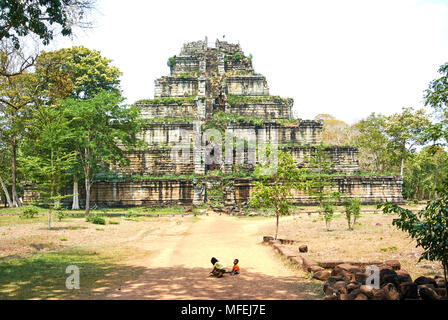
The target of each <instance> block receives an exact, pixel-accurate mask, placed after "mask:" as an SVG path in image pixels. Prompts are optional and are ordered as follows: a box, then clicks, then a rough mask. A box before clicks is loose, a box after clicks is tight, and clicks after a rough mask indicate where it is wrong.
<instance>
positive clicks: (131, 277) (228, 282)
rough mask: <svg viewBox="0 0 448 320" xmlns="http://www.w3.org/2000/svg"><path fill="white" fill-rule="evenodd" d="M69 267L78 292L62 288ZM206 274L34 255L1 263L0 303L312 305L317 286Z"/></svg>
mask: <svg viewBox="0 0 448 320" xmlns="http://www.w3.org/2000/svg"><path fill="white" fill-rule="evenodd" d="M68 265H76V266H78V267H79V269H80V287H81V288H80V290H68V289H67V288H66V287H65V281H66V278H67V277H68V276H69V275H68V274H66V273H65V269H66V267H67V266H68ZM209 272H210V269H209V268H187V267H184V266H177V267H168V268H145V267H141V266H128V265H119V264H114V263H110V262H107V261H103V259H102V258H101V257H100V256H99V255H98V254H96V253H95V252H88V251H74V250H71V251H67V252H59V253H49V254H38V255H34V256H32V257H30V258H28V259H20V260H12V261H7V262H1V261H0V299H2V300H5V299H11V300H16V299H20V300H23V299H92V300H93V299H154V300H163V299H175V300H182V299H204V300H205V299H217V300H227V299H243V300H245V299H252V300H253V299H260V300H265V299H291V300H296V299H316V298H319V296H318V295H317V294H316V293H315V290H316V285H315V284H313V283H311V282H309V281H307V280H306V279H298V278H296V277H282V276H269V275H265V274H261V273H257V272H246V271H245V272H244V273H243V274H242V275H238V276H232V275H229V274H226V275H225V276H224V277H222V278H219V279H218V278H214V277H209Z"/></svg>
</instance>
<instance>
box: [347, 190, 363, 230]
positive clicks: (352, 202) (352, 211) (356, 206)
mask: <svg viewBox="0 0 448 320" xmlns="http://www.w3.org/2000/svg"><path fill="white" fill-rule="evenodd" d="M344 207H345V218H346V219H347V223H348V230H353V227H354V226H355V224H356V221H357V220H358V219H359V217H360V215H361V200H360V199H359V198H357V197H355V198H350V199H347V200H345V203H344Z"/></svg>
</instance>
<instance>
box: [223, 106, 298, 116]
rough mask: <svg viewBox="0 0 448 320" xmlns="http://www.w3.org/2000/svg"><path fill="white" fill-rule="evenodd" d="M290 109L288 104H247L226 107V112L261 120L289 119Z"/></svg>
mask: <svg viewBox="0 0 448 320" xmlns="http://www.w3.org/2000/svg"><path fill="white" fill-rule="evenodd" d="M291 107H292V105H290V104H288V103H274V102H267V103H248V104H235V105H229V104H227V105H226V110H225V111H226V112H227V113H231V114H238V115H241V116H245V117H254V118H262V119H290V118H291Z"/></svg>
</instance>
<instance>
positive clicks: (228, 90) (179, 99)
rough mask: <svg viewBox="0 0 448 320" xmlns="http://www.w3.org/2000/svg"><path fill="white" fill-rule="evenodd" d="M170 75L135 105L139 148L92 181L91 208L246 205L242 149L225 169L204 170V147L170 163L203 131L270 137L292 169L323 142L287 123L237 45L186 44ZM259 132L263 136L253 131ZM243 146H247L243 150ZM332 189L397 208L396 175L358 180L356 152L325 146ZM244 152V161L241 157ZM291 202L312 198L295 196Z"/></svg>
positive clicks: (315, 132) (316, 127) (305, 126)
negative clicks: (123, 162)
mask: <svg viewBox="0 0 448 320" xmlns="http://www.w3.org/2000/svg"><path fill="white" fill-rule="evenodd" d="M168 65H169V67H170V74H169V75H168V76H163V77H161V78H159V79H157V80H155V83H154V85H155V94H154V99H150V100H141V101H138V102H136V104H137V105H138V106H139V107H140V110H141V117H142V118H144V119H145V120H146V126H145V128H144V131H143V132H142V133H141V138H142V139H143V140H144V141H146V143H147V147H146V148H145V149H144V150H139V151H136V152H132V153H129V154H128V156H129V159H130V165H129V166H128V167H126V168H116V169H115V176H112V177H111V176H109V177H107V178H104V177H103V178H101V177H99V178H98V181H96V183H95V184H94V186H93V189H92V197H91V199H92V202H94V203H96V204H97V205H98V206H107V207H116V206H159V205H179V204H180V205H192V204H194V205H200V204H204V203H206V202H207V201H214V202H215V203H217V204H224V205H244V204H245V203H247V201H248V199H249V197H250V194H251V191H252V188H253V180H254V178H253V177H252V176H251V175H250V173H251V171H252V170H253V169H254V164H247V163H246V162H244V160H245V159H244V158H245V157H247V154H248V153H247V150H246V149H244V152H243V155H242V156H240V158H238V156H235V158H234V159H233V162H232V163H231V164H229V163H227V164H225V163H223V164H207V163H206V162H205V161H204V157H205V153H206V152H207V150H206V149H207V148H206V145H203V146H202V147H199V148H194V147H192V148H187V149H188V150H189V151H188V153H187V154H186V156H185V154H184V161H183V162H182V161H181V162H176V161H173V157H172V155H173V152H175V150H174V151H173V149H174V148H176V147H178V146H179V145H183V146H185V147H187V146H193V145H194V144H195V141H196V142H197V141H202V139H203V138H204V137H203V135H204V132H205V130H206V129H210V128H212V129H219V130H221V131H222V132H223V133H224V132H232V133H233V134H234V135H235V136H236V137H245V136H247V132H248V131H250V132H255V135H256V137H255V139H257V138H258V135H259V134H260V133H259V132H263V134H265V135H267V138H268V140H269V139H271V135H272V134H273V132H274V131H275V133H276V139H277V143H278V147H279V148H280V149H282V150H287V151H290V152H291V154H292V155H293V157H294V160H295V162H296V163H297V165H298V166H301V165H304V163H305V162H306V159H307V157H308V156H310V155H312V154H313V152H314V151H315V150H316V149H315V147H316V145H317V144H319V143H320V142H321V140H322V130H323V123H322V122H321V121H314V120H301V119H293V116H292V112H291V110H292V106H293V103H294V101H293V100H292V99H289V98H282V97H278V96H273V95H271V94H270V92H269V86H268V83H267V81H266V78H265V77H264V76H263V75H261V74H259V73H256V72H255V70H254V68H253V66H252V57H251V56H246V55H245V54H244V52H243V51H242V49H241V47H240V45H239V44H234V43H228V42H224V41H219V40H216V43H215V44H214V45H209V44H208V43H207V40H205V41H196V42H189V43H185V44H184V45H183V47H182V49H181V51H180V54H178V55H175V56H173V57H171V58H170V59H169V61H168ZM260 129H262V130H260ZM246 148H247V146H246ZM325 153H326V155H327V156H328V158H329V160H330V161H331V162H332V163H333V164H332V170H333V172H334V173H338V175H337V176H334V178H333V179H334V181H335V184H336V185H337V188H338V190H339V191H340V192H341V193H342V194H343V195H344V196H346V197H351V196H357V197H359V198H361V199H362V202H363V203H366V204H367V203H378V202H380V201H391V202H402V200H403V199H402V193H401V191H402V180H401V178H400V177H396V176H363V175H360V174H359V165H358V159H357V158H358V150H357V149H356V148H353V147H341V146H331V147H327V148H326V149H325ZM244 154H245V155H246V156H244ZM293 201H294V202H295V203H297V204H311V203H313V200H312V199H311V198H309V197H307V196H305V195H304V194H302V193H300V192H296V194H295V198H294V199H293Z"/></svg>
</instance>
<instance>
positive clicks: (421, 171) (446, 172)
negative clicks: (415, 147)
mask: <svg viewBox="0 0 448 320" xmlns="http://www.w3.org/2000/svg"><path fill="white" fill-rule="evenodd" d="M447 178H448V153H447V152H446V151H445V150H444V149H443V148H442V147H441V146H438V145H431V146H426V147H424V148H423V149H422V150H420V151H419V152H415V153H413V154H411V155H410V156H409V157H408V158H407V160H406V166H405V175H404V179H403V195H404V196H405V197H406V198H413V199H420V200H423V199H431V198H434V197H437V193H436V191H437V189H438V188H440V187H441V185H442V183H443V181H444V180H445V179H447Z"/></svg>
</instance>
